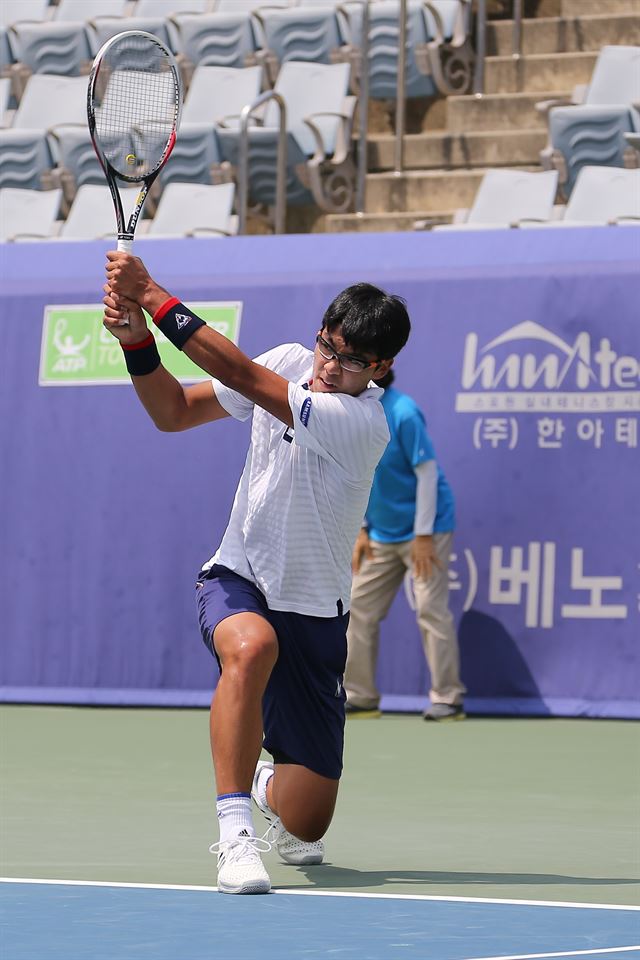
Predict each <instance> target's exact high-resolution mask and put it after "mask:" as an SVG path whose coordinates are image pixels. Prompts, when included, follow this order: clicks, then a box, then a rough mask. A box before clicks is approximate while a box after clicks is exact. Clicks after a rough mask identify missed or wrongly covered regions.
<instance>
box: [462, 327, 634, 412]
mask: <svg viewBox="0 0 640 960" xmlns="http://www.w3.org/2000/svg"><path fill="white" fill-rule="evenodd" d="M461 387H462V390H461V391H460V392H459V393H458V394H457V395H456V410H457V411H458V412H462V413H464V412H467V413H475V412H477V411H481V410H510V411H512V412H519V411H521V412H525V411H536V410H549V409H556V410H563V411H564V412H567V413H571V412H576V413H580V412H583V411H584V410H585V409H588V410H603V411H612V412H613V411H619V410H638V409H640V361H638V359H637V358H636V357H633V356H629V355H627V354H624V353H622V352H621V351H620V350H617V349H615V347H614V346H613V344H612V341H611V340H610V339H609V338H608V337H602V338H600V339H599V340H594V339H593V338H592V336H591V334H589V333H587V332H586V331H580V332H579V333H577V335H576V337H575V340H573V341H569V342H566V341H565V340H563V339H562V337H560V336H558V335H557V334H555V333H553V332H552V331H550V330H547V329H546V328H545V327H543V326H541V324H539V323H534V322H533V321H529V320H527V321H525V322H524V323H519V324H517V325H516V326H514V327H511V328H510V329H509V330H506V331H505V332H504V333H502V334H500V336H498V337H495V338H494V339H493V340H491V341H490V342H489V343H487V344H485V345H484V346H483V347H481V346H480V344H479V337H478V334H477V333H470V334H468V335H467V337H466V339H465V346H464V355H463V359H462V372H461Z"/></svg>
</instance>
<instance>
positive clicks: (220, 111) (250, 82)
mask: <svg viewBox="0 0 640 960" xmlns="http://www.w3.org/2000/svg"><path fill="white" fill-rule="evenodd" d="M261 74H262V70H261V68H260V67H258V66H254V67H244V68H241V69H235V68H233V67H216V66H206V65H200V66H198V67H197V68H196V70H195V73H194V74H193V79H192V81H191V85H190V87H189V92H188V93H187V95H186V97H185V101H184V107H183V110H182V123H183V124H184V123H204V122H207V123H210V124H212V125H213V124H215V123H217V122H219V121H220V120H222V119H223V117H227V118H228V117H230V116H234V115H235V116H237V115H239V114H240V111H241V110H242V108H243V106H245V104H247V103H252V102H253V101H254V100H255V98H256V97H257V96H258V93H259V92H260V78H261Z"/></svg>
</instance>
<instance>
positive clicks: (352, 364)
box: [316, 334, 378, 373]
mask: <svg viewBox="0 0 640 960" xmlns="http://www.w3.org/2000/svg"><path fill="white" fill-rule="evenodd" d="M316 343H317V344H318V350H319V351H320V356H321V357H324V359H325V360H337V361H338V363H339V364H340V366H341V367H342V369H343V370H347V371H348V372H349V373H362V371H363V370H366V369H367V367H373V366H375V364H376V363H378V361H377V360H360V358H359V357H350V356H349V355H348V354H346V353H338V352H337V350H334V348H333V347H332V346H331V344H330V343H329V342H328V341H327V340H325V339H324V337H322V336H321V335H320V334H318V336H317V337H316Z"/></svg>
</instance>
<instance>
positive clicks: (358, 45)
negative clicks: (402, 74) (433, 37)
mask: <svg viewBox="0 0 640 960" xmlns="http://www.w3.org/2000/svg"><path fill="white" fill-rule="evenodd" d="M399 9H400V4H399V0H376V2H375V3H372V4H370V5H369V96H370V97H371V98H372V99H374V100H393V99H395V96H396V90H397V83H398V48H399V39H400V21H399V16H398V13H399ZM343 10H344V11H345V12H346V23H347V25H346V28H345V34H346V35H347V37H348V48H349V51H350V55H351V58H352V63H353V66H354V70H355V71H357V74H359V72H360V51H361V49H362V6H361V4H359V3H349V2H348V0H347V2H346V3H345V4H344V7H343ZM341 15H342V16H344V13H343V14H341ZM429 40H430V37H429V34H428V32H427V21H426V18H425V16H424V13H423V6H422V0H408V4H407V62H406V79H405V94H406V96H407V98H409V99H411V98H414V97H428V96H434V95H435V93H436V87H435V84H434V81H433V79H432V78H431V76H429V75H426V74H424V73H422V72H421V70H420V68H419V66H418V63H417V61H416V49H417V48H425V47H426V45H427V43H428V42H429Z"/></svg>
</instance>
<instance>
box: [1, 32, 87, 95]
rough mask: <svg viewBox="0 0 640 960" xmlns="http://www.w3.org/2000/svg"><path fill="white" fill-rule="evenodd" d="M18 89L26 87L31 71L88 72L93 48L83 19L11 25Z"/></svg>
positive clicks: (59, 73) (69, 73) (71, 73)
mask: <svg viewBox="0 0 640 960" xmlns="http://www.w3.org/2000/svg"><path fill="white" fill-rule="evenodd" d="M9 46H10V48H11V54H12V57H13V60H14V63H13V64H12V65H11V68H10V69H11V73H12V74H13V75H14V76H15V77H16V79H15V81H14V83H15V84H16V89H17V90H18V92H21V91H22V90H23V89H24V86H25V84H26V80H27V78H28V77H29V76H30V75H31V74H32V73H47V74H55V75H58V76H65V77H69V76H77V75H78V74H80V73H82V72H84V73H87V72H88V67H89V61H90V59H91V50H90V48H89V40H88V38H87V34H86V32H85V29H84V26H83V24H81V23H71V22H69V23H66V22H61V23H59V22H57V21H44V22H34V23H31V22H28V21H25V22H23V23H14V24H13V25H12V26H11V27H9Z"/></svg>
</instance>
